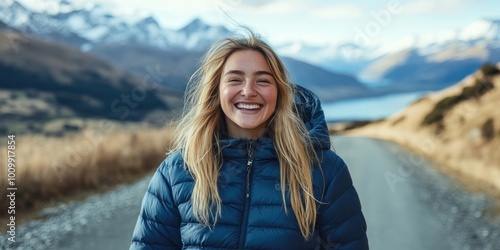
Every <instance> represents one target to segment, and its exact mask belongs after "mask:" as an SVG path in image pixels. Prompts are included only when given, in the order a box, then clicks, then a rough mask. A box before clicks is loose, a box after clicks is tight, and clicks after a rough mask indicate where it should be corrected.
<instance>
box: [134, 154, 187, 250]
mask: <svg viewBox="0 0 500 250" xmlns="http://www.w3.org/2000/svg"><path fill="white" fill-rule="evenodd" d="M167 164H168V163H166V161H164V162H163V163H162V164H161V165H160V167H159V168H158V170H157V171H156V173H155V174H154V175H153V178H152V179H151V182H150V183H149V186H148V189H147V191H146V194H145V195H144V198H143V200H142V206H141V211H140V214H139V217H138V219H137V224H136V226H135V229H134V233H133V235H132V244H131V245H130V249H131V250H132V249H181V248H182V242H181V236H180V223H181V218H180V215H179V211H178V210H177V206H176V205H175V203H174V199H173V196H172V188H171V185H170V183H169V181H168V178H167V177H166V176H165V173H166V170H165V169H167V167H168V166H167Z"/></svg>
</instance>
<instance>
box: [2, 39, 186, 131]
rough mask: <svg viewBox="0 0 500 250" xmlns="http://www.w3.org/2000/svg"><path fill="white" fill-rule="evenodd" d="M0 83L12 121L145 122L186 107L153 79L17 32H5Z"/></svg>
mask: <svg viewBox="0 0 500 250" xmlns="http://www.w3.org/2000/svg"><path fill="white" fill-rule="evenodd" d="M151 78H152V77H150V79H151ZM0 79H2V82H1V85H0V91H1V95H0V102H1V103H2V105H1V109H0V117H1V118H2V120H4V119H7V118H8V120H9V121H29V120H36V121H40V120H48V119H54V118H60V117H83V118H107V119H116V120H140V119H142V118H144V117H145V116H146V115H147V114H148V113H150V112H151V111H153V110H163V111H169V110H171V109H173V108H176V106H178V105H179V104H180V103H181V99H180V96H178V95H175V94H172V93H168V92H165V91H164V90H162V88H160V87H159V85H158V84H156V85H155V84H154V82H153V81H152V79H151V81H149V82H145V81H144V80H142V81H140V80H139V79H137V78H135V77H132V76H131V75H130V74H126V73H125V72H124V71H122V70H119V69H118V68H116V67H114V66H113V65H111V64H109V63H107V62H105V61H103V60H100V59H97V58H96V57H94V56H91V55H89V54H86V53H82V52H80V51H79V50H76V49H73V48H71V47H67V46H64V45H60V44H56V43H52V42H46V41H40V40H37V39H34V38H31V37H28V36H25V35H22V34H20V33H16V32H3V33H0ZM176 103H179V104H176Z"/></svg>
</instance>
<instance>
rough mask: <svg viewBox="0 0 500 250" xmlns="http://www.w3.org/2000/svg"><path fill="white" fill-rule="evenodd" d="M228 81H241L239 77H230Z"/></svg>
mask: <svg viewBox="0 0 500 250" xmlns="http://www.w3.org/2000/svg"><path fill="white" fill-rule="evenodd" d="M228 82H241V79H238V78H230V79H229V80H228Z"/></svg>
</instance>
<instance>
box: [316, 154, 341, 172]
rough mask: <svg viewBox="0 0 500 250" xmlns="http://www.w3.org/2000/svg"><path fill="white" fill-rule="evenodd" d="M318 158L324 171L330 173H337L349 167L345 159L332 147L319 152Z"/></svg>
mask: <svg viewBox="0 0 500 250" xmlns="http://www.w3.org/2000/svg"><path fill="white" fill-rule="evenodd" d="M318 160H319V165H320V167H321V168H322V169H323V171H324V172H325V173H327V174H330V175H335V174H336V173H337V172H338V171H342V170H343V169H346V168H347V165H346V163H345V161H344V160H343V159H342V158H341V157H340V156H339V155H338V154H337V153H335V152H334V151H332V150H330V149H328V150H321V151H320V152H319V153H318Z"/></svg>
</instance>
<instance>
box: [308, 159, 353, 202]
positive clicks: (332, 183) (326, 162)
mask: <svg viewBox="0 0 500 250" xmlns="http://www.w3.org/2000/svg"><path fill="white" fill-rule="evenodd" d="M318 160H319V164H318V165H319V166H318V167H317V168H316V169H315V173H314V178H315V182H316V183H323V185H321V187H322V188H321V189H322V190H323V191H324V192H326V193H325V194H324V195H326V196H330V197H329V198H327V199H328V200H331V199H335V198H336V197H338V196H340V195H341V194H342V193H343V192H345V191H347V190H348V189H349V188H351V187H352V179H351V175H350V173H349V170H348V168H347V165H346V163H345V162H344V160H343V159H342V158H341V157H340V156H339V155H338V154H337V153H335V152H333V151H332V150H322V151H321V152H319V153H318ZM328 193H330V194H328ZM321 196H323V195H321Z"/></svg>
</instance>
